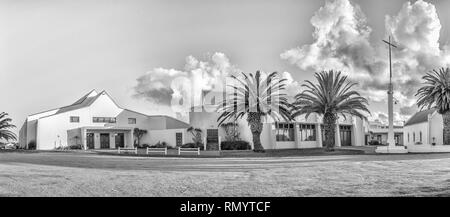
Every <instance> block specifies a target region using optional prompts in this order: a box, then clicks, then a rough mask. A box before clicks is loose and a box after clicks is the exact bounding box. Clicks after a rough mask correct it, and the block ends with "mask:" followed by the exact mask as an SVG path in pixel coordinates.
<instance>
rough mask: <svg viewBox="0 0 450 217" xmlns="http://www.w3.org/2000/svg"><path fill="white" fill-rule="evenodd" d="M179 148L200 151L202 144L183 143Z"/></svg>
mask: <svg viewBox="0 0 450 217" xmlns="http://www.w3.org/2000/svg"><path fill="white" fill-rule="evenodd" d="M180 147H181V148H200V150H203V148H204V147H203V144H201V143H193V142H189V143H185V144H183V145H181V146H180Z"/></svg>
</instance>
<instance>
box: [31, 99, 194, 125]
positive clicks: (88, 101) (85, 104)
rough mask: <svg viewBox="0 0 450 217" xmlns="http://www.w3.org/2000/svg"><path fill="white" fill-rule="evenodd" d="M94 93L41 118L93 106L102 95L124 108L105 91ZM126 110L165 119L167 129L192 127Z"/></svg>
mask: <svg viewBox="0 0 450 217" xmlns="http://www.w3.org/2000/svg"><path fill="white" fill-rule="evenodd" d="M94 91H95V90H91V91H90V92H89V93H87V94H86V95H84V96H83V97H81V98H80V99H78V100H77V101H76V102H74V103H73V104H71V105H68V106H64V107H61V108H57V109H56V110H57V111H56V112H55V113H54V114H51V115H47V116H44V117H41V118H46V117H50V116H53V115H57V114H61V113H65V112H69V111H73V110H76V109H80V108H84V107H88V106H90V105H92V103H94V102H95V100H97V99H98V98H99V97H100V96H101V95H107V96H108V97H109V98H110V99H111V100H112V101H113V103H114V104H116V106H117V107H119V108H122V107H120V106H119V105H118V104H117V103H116V102H115V101H114V99H113V98H112V97H111V96H110V95H109V94H108V93H107V92H106V91H104V90H103V91H102V92H100V93H98V94H96V95H92V96H90V95H91V93H92V92H94ZM122 109H123V108H122ZM52 110H55V109H52ZM52 110H48V111H52ZM124 110H128V111H130V112H134V113H138V114H141V115H144V116H147V117H150V118H151V117H161V118H164V119H165V124H166V129H180V128H188V127H190V125H189V124H188V123H186V122H184V121H181V120H178V119H176V118H174V117H170V116H167V115H147V114H144V113H141V112H136V111H133V110H130V109H124ZM44 112H47V111H44ZM41 113H43V112H40V113H36V114H33V115H37V114H41Z"/></svg>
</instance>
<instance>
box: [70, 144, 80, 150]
mask: <svg viewBox="0 0 450 217" xmlns="http://www.w3.org/2000/svg"><path fill="white" fill-rule="evenodd" d="M69 149H71V150H77V149H82V147H81V145H71V146H69Z"/></svg>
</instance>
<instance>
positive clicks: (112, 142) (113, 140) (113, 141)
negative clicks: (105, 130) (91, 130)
mask: <svg viewBox="0 0 450 217" xmlns="http://www.w3.org/2000/svg"><path fill="white" fill-rule="evenodd" d="M115 135H116V133H114V132H111V133H109V137H110V138H109V148H112V149H114V148H116V136H115Z"/></svg>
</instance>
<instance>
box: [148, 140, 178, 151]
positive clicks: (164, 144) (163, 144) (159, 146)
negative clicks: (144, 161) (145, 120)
mask: <svg viewBox="0 0 450 217" xmlns="http://www.w3.org/2000/svg"><path fill="white" fill-rule="evenodd" d="M148 147H149V148H167V149H171V148H173V147H172V146H170V145H169V144H167V142H164V141H163V142H157V143H156V144H154V145H150V146H148Z"/></svg>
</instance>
